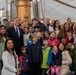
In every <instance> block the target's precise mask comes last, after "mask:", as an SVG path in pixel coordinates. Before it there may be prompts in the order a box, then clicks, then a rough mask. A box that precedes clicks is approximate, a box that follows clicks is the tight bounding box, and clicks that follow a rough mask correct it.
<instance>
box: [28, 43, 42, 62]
mask: <svg viewBox="0 0 76 75" xmlns="http://www.w3.org/2000/svg"><path fill="white" fill-rule="evenodd" d="M27 53H28V59H29V63H35V62H36V63H41V62H42V47H41V45H40V44H39V43H36V44H31V45H30V46H29V47H28V48H27Z"/></svg>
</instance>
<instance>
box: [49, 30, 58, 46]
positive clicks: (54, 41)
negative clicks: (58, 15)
mask: <svg viewBox="0 0 76 75" xmlns="http://www.w3.org/2000/svg"><path fill="white" fill-rule="evenodd" d="M48 41H49V44H48V45H49V46H54V45H56V46H58V44H59V40H58V39H57V38H56V33H55V32H54V31H52V32H51V33H50V38H49V40H48Z"/></svg>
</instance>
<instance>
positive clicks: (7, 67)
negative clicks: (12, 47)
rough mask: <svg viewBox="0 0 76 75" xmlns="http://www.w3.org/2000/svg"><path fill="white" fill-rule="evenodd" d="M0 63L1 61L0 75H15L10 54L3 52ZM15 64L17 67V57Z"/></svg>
mask: <svg viewBox="0 0 76 75" xmlns="http://www.w3.org/2000/svg"><path fill="white" fill-rule="evenodd" d="M15 55H16V54H15ZM2 61H3V69H2V72H1V75H16V68H15V58H14V56H13V55H12V54H10V53H9V52H8V51H4V52H3V54H2ZM16 62H17V67H18V57H17V55H16Z"/></svg>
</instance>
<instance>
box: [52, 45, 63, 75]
mask: <svg viewBox="0 0 76 75" xmlns="http://www.w3.org/2000/svg"><path fill="white" fill-rule="evenodd" d="M61 62H62V55H61V53H60V52H59V51H58V48H57V46H56V45H55V46H53V51H52V63H51V75H54V74H55V73H56V75H60V72H59V71H60V66H61Z"/></svg>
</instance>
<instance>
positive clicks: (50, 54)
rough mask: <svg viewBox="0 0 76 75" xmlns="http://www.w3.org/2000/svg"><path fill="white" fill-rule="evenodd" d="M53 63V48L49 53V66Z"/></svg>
mask: <svg viewBox="0 0 76 75" xmlns="http://www.w3.org/2000/svg"><path fill="white" fill-rule="evenodd" d="M51 62H52V48H50V52H49V55H48V62H47V63H48V64H49V65H50V64H51Z"/></svg>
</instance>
